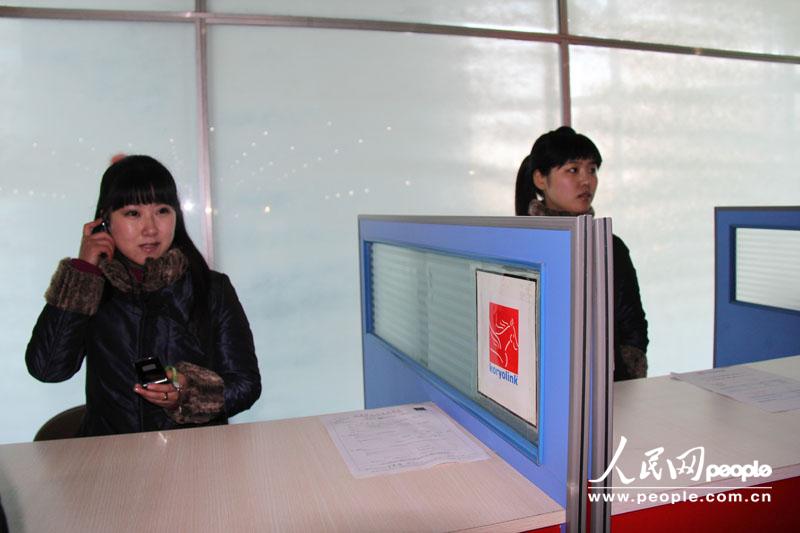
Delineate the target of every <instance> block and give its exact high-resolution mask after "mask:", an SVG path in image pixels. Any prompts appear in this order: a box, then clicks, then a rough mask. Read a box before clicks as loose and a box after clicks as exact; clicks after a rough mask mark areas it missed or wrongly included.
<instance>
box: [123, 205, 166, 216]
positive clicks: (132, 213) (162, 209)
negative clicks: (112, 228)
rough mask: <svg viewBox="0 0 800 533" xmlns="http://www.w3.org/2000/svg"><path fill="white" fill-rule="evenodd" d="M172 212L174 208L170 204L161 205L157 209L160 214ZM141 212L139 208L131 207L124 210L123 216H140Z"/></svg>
mask: <svg viewBox="0 0 800 533" xmlns="http://www.w3.org/2000/svg"><path fill="white" fill-rule="evenodd" d="M172 212H173V209H172V208H171V207H170V206H168V205H162V206H161V207H159V208H158V209H157V210H156V213H157V214H159V215H169V214H171V213H172ZM141 214H142V213H141V211H140V210H139V209H133V208H130V209H125V210H124V211H123V212H122V215H123V216H126V217H138V216H140V215H141Z"/></svg>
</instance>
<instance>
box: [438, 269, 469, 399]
mask: <svg viewBox="0 0 800 533" xmlns="http://www.w3.org/2000/svg"><path fill="white" fill-rule="evenodd" d="M427 255H428V279H429V281H430V283H429V296H428V321H429V324H430V327H429V329H428V368H429V369H430V370H431V371H432V372H434V373H435V374H437V375H438V376H440V377H441V378H443V379H444V380H445V381H447V382H448V383H450V384H451V385H453V386H454V387H456V388H457V389H458V390H460V391H462V392H464V393H465V394H467V395H468V396H472V395H473V394H474V393H475V390H476V382H477V377H476V375H475V372H476V360H477V356H476V344H475V342H476V334H475V328H476V319H475V269H474V266H473V265H472V264H471V263H470V262H469V261H468V260H466V259H461V258H455V257H449V256H444V255H437V254H427Z"/></svg>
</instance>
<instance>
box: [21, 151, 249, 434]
mask: <svg viewBox="0 0 800 533" xmlns="http://www.w3.org/2000/svg"><path fill="white" fill-rule="evenodd" d="M45 300H46V302H47V303H46V305H45V307H44V309H43V310H42V313H41V314H40V315H39V319H38V321H37V323H36V326H35V327H34V329H33V334H32V336H31V340H30V342H29V344H28V348H27V351H26V354H25V361H26V363H27V365H28V371H29V372H30V373H31V375H33V376H34V377H35V378H37V379H39V380H40V381H46V382H59V381H64V380H66V379H69V378H70V377H72V376H73V375H74V374H75V373H76V372H77V371H78V370H79V369H80V367H81V364H82V362H83V360H84V359H85V360H86V414H85V415H84V419H83V423H82V425H81V429H80V431H79V433H78V435H77V436H92V435H109V434H117V433H132V432H138V431H154V430H163V429H171V428H178V427H189V426H196V425H212V424H224V423H226V422H227V419H228V417H231V416H233V415H235V414H237V413H239V412H241V411H244V410H246V409H248V408H250V406H252V405H253V403H254V402H255V401H256V400H257V399H258V397H259V396H260V394H261V377H260V375H259V370H258V361H257V359H256V354H255V348H254V346H253V336H252V333H251V331H250V326H249V323H248V321H247V317H246V316H245V313H244V310H243V309H242V306H241V304H240V303H239V299H238V297H237V296H236V292H235V291H234V289H233V286H232V285H231V282H230V280H229V279H228V277H227V276H226V275H224V274H221V273H218V272H214V271H212V270H210V269H209V268H208V265H207V264H206V262H205V260H204V259H203V256H202V255H201V254H200V252H199V251H198V250H197V248H196V247H195V245H194V244H193V243H192V240H191V238H190V237H189V235H188V233H187V232H186V226H185V224H184V218H183V212H182V211H181V205H180V203H179V200H178V193H177V188H176V186H175V180H174V179H173V178H172V175H171V174H170V173H169V171H168V170H167V169H166V168H165V167H164V166H163V165H162V164H161V163H159V162H158V161H156V160H155V159H153V158H151V157H148V156H144V155H132V156H127V157H124V158H122V159H119V160H117V161H116V162H115V163H114V164H112V165H111V166H110V167H109V168H108V170H106V172H105V174H104V175H103V179H102V182H101V184H100V196H99V198H98V201H97V209H96V212H95V220H93V221H91V222H88V223H86V224H85V225H84V226H83V235H82V238H81V244H80V251H79V253H78V257H77V258H75V259H64V260H62V261H61V262H60V263H59V264H58V268H57V269H56V272H55V274H54V275H53V278H52V280H51V282H50V286H49V288H48V289H47V292H46V293H45ZM162 365H163V366H164V368H165V369H164V370H162ZM148 371H149V372H148ZM153 373H154V375H153V376H151V374H153Z"/></svg>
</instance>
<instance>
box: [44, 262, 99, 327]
mask: <svg viewBox="0 0 800 533" xmlns="http://www.w3.org/2000/svg"><path fill="white" fill-rule="evenodd" d="M105 283H106V281H105V279H103V277H102V276H98V275H97V274H92V273H91V272H82V271H80V270H78V269H77V268H75V267H73V266H72V264H71V263H70V259H69V258H68V257H67V258H65V259H62V260H61V261H59V263H58V267H57V268H56V271H55V273H54V274H53V277H52V279H50V286H49V287H48V288H47V291H46V292H45V293H44V299H45V300H46V301H47V303H49V304H50V305H52V306H54V307H58V308H59V309H63V310H65V311H72V312H73V313H80V314H82V315H89V316H91V315H93V314H95V313H96V312H97V308H98V306H99V305H100V299H101V298H102V296H103V287H104V285H105Z"/></svg>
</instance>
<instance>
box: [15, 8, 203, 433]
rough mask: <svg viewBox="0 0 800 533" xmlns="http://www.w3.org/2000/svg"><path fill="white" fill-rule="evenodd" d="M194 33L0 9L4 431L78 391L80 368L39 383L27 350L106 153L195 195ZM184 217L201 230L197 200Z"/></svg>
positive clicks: (45, 414) (29, 427)
mask: <svg viewBox="0 0 800 533" xmlns="http://www.w3.org/2000/svg"><path fill="white" fill-rule="evenodd" d="M45 35H46V36H47V38H46V39H43V38H42V36H45ZM109 43H113V46H108V44H109ZM193 43H194V28H193V26H192V25H190V24H185V25H184V24H137V23H121V22H75V21H72V22H68V21H50V20H25V19H0V50H2V53H0V80H1V81H0V101H2V102H3V105H2V106H0V168H2V169H3V171H2V174H0V241H2V243H3V249H4V252H3V261H0V294H2V295H3V296H2V305H0V322H1V323H2V324H3V334H2V335H0V353H2V354H3V358H4V359H3V372H2V373H1V374H0V387H1V388H2V390H3V391H4V397H6V398H9V399H13V403H14V404H15V405H19V406H24V409H5V410H3V413H2V418H0V428H2V430H1V431H0V442H12V441H24V440H30V439H31V438H33V435H34V433H35V432H36V430H37V429H38V428H39V426H40V425H41V424H42V423H43V422H44V421H45V420H47V419H48V418H49V417H50V416H52V415H54V414H55V413H57V412H59V411H62V410H64V409H66V408H68V407H71V406H74V405H77V404H81V403H83V401H84V394H83V372H82V371H81V373H80V375H79V376H75V377H74V378H73V379H71V380H69V381H68V382H66V383H64V384H59V385H55V384H44V383H39V382H37V381H36V380H34V379H33V378H32V377H31V376H30V375H28V372H27V369H26V368H25V361H24V354H25V347H26V346H27V343H28V339H29V337H30V333H31V329H32V328H33V325H34V323H35V321H36V317H37V316H38V314H39V312H40V311H41V309H42V306H43V305H44V298H43V294H44V291H45V289H46V288H47V284H48V282H49V280H50V276H51V275H52V274H53V272H54V270H55V267H56V264H57V262H58V261H59V260H60V259H61V258H63V257H66V256H71V257H74V256H76V255H77V253H78V247H79V244H80V239H81V230H82V225H83V224H84V223H85V222H88V221H90V220H91V219H92V217H93V215H94V209H95V203H96V201H97V194H98V190H99V184H100V176H101V175H102V173H103V171H104V170H105V168H106V167H107V166H108V163H109V158H110V157H111V156H112V155H113V154H115V153H118V152H127V153H132V152H134V153H147V154H151V155H153V156H155V157H156V158H158V159H160V160H161V161H163V162H164V163H165V164H166V165H167V167H169V168H170V169H171V170H172V172H173V173H174V175H175V178H176V180H177V182H178V187H179V191H180V193H181V194H182V195H183V200H184V202H187V201H188V202H193V203H194V204H198V203H199V198H198V194H197V171H196V161H197V150H196V118H195V117H196V109H197V104H196V92H195V70H194V47H193ZM187 226H188V228H189V232H190V234H191V235H192V237H193V238H194V239H195V240H196V241H197V239H198V237H199V236H200V220H199V217H198V216H197V213H196V212H189V213H187ZM197 242H199V241H197Z"/></svg>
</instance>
